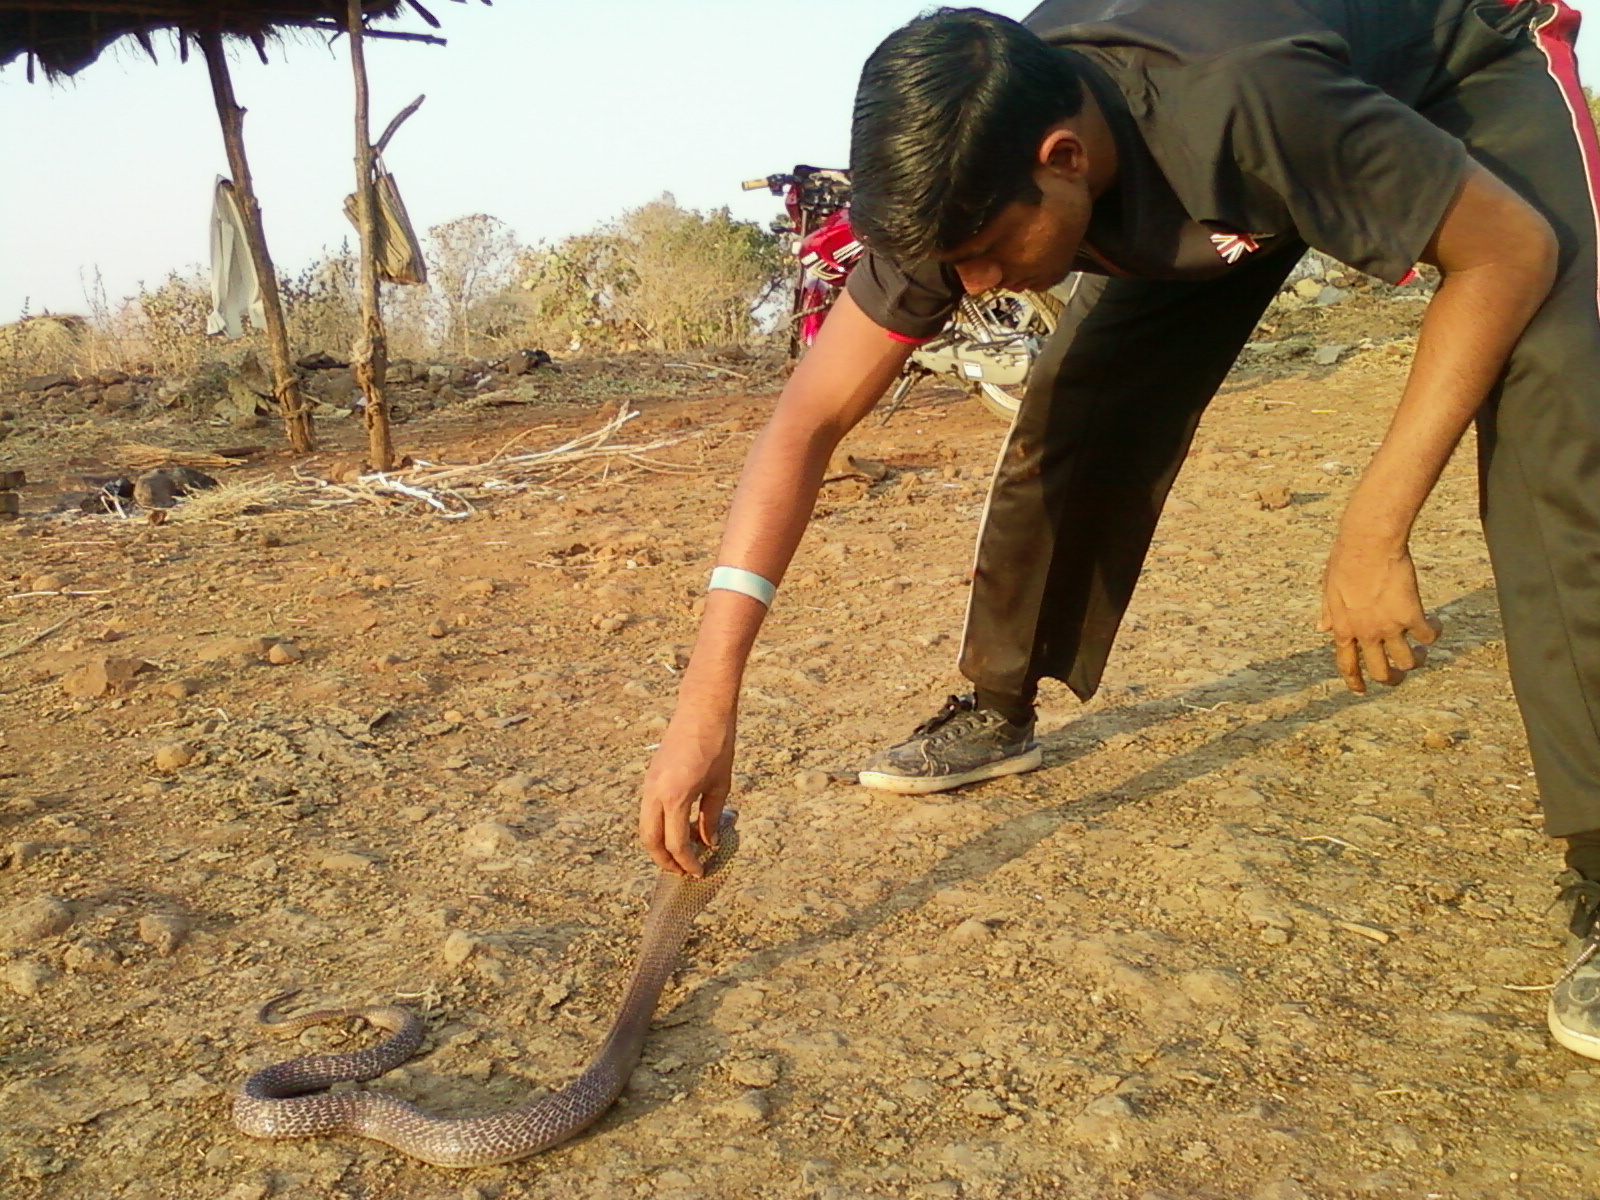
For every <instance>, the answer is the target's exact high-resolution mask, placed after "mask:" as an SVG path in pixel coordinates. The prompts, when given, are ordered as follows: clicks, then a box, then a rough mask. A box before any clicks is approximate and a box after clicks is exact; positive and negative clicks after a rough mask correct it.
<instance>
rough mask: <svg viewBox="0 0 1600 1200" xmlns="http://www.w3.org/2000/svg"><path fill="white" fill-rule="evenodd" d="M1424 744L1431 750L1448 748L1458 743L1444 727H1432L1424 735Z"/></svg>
mask: <svg viewBox="0 0 1600 1200" xmlns="http://www.w3.org/2000/svg"><path fill="white" fill-rule="evenodd" d="M1422 744H1423V745H1424V746H1426V747H1427V748H1428V749H1429V750H1448V749H1450V747H1451V746H1454V745H1455V744H1456V739H1455V738H1453V737H1451V736H1450V735H1449V734H1448V733H1446V732H1444V730H1442V729H1430V730H1428V732H1427V733H1425V734H1423V735H1422Z"/></svg>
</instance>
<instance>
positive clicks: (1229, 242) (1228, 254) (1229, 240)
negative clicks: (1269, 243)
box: [1211, 233, 1267, 266]
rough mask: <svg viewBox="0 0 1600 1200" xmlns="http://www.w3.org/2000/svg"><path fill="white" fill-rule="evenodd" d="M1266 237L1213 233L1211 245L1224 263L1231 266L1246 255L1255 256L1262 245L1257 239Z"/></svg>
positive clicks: (1256, 234)
mask: <svg viewBox="0 0 1600 1200" xmlns="http://www.w3.org/2000/svg"><path fill="white" fill-rule="evenodd" d="M1266 236H1267V235H1266V234H1264V233H1213V234H1212V235H1211V244H1212V246H1214V247H1215V248H1216V251H1217V253H1218V254H1220V255H1221V256H1222V261H1223V262H1225V263H1228V264H1229V265H1230V266H1231V265H1232V264H1233V263H1236V262H1238V261H1239V260H1240V259H1241V258H1243V257H1244V256H1245V255H1246V254H1254V253H1255V252H1256V251H1257V250H1259V249H1261V243H1260V242H1258V241H1257V240H1256V239H1257V238H1262V237H1266Z"/></svg>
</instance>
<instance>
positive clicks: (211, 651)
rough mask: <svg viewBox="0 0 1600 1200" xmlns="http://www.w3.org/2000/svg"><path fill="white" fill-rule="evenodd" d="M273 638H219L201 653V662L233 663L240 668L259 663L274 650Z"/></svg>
mask: <svg viewBox="0 0 1600 1200" xmlns="http://www.w3.org/2000/svg"><path fill="white" fill-rule="evenodd" d="M272 646H273V642H272V639H271V638H264V637H231V638H218V639H217V640H216V641H214V642H212V643H210V644H209V645H208V646H206V647H205V648H204V649H202V650H201V651H200V661H201V662H217V663H224V662H231V663H235V664H237V665H239V666H245V665H247V664H249V663H258V662H260V661H262V659H264V658H265V657H266V655H267V651H268V650H270V649H272Z"/></svg>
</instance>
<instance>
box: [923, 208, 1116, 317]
mask: <svg viewBox="0 0 1600 1200" xmlns="http://www.w3.org/2000/svg"><path fill="white" fill-rule="evenodd" d="M1043 190H1044V197H1043V199H1041V200H1040V202H1039V203H1038V204H1029V203H1026V202H1025V201H1021V200H1013V201H1012V202H1011V203H1010V204H1008V205H1007V206H1006V207H1005V208H1003V209H1001V210H1000V215H999V216H997V217H995V218H994V220H992V221H990V222H989V224H988V225H986V226H984V228H983V229H981V230H979V231H978V233H977V234H976V235H975V236H973V237H971V238H969V239H968V240H967V241H966V242H964V243H962V244H961V245H960V246H957V247H956V248H955V249H954V250H953V251H951V252H950V254H949V255H947V256H941V257H944V258H945V259H946V261H948V262H949V263H950V264H951V265H952V266H953V267H955V269H956V274H958V275H959V276H961V286H962V287H964V288H965V289H966V290H967V292H968V293H969V294H972V295H976V294H977V293H979V292H986V291H988V290H989V289H990V288H1005V289H1006V290H1007V291H1012V292H1020V291H1029V290H1031V291H1044V290H1045V289H1046V288H1050V287H1053V286H1054V285H1056V284H1058V283H1060V282H1061V281H1062V280H1063V279H1065V278H1066V277H1067V276H1068V275H1069V274H1071V272H1072V261H1073V259H1074V258H1075V257H1076V256H1077V253H1078V245H1079V243H1081V242H1082V241H1083V233H1084V230H1085V229H1086V228H1087V227H1088V224H1089V198H1088V193H1087V191H1086V190H1084V189H1083V188H1081V187H1073V186H1072V185H1066V184H1062V183H1061V182H1060V181H1058V180H1051V181H1048V182H1044V184H1043Z"/></svg>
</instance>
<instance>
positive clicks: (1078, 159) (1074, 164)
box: [1037, 125, 1089, 180]
mask: <svg viewBox="0 0 1600 1200" xmlns="http://www.w3.org/2000/svg"><path fill="white" fill-rule="evenodd" d="M1037 162H1038V164H1039V166H1041V167H1043V168H1044V169H1045V170H1047V171H1049V172H1050V173H1051V174H1054V175H1057V176H1060V177H1061V178H1063V179H1068V180H1076V179H1080V178H1082V177H1083V176H1085V175H1087V174H1088V172H1089V155H1088V152H1087V150H1086V148H1085V147H1084V144H1083V139H1082V138H1081V137H1079V136H1078V134H1077V131H1076V130H1074V129H1072V128H1071V127H1069V126H1066V125H1053V126H1051V127H1050V128H1049V129H1047V130H1045V134H1044V137H1042V138H1041V139H1040V140H1039V150H1038V155H1037Z"/></svg>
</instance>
